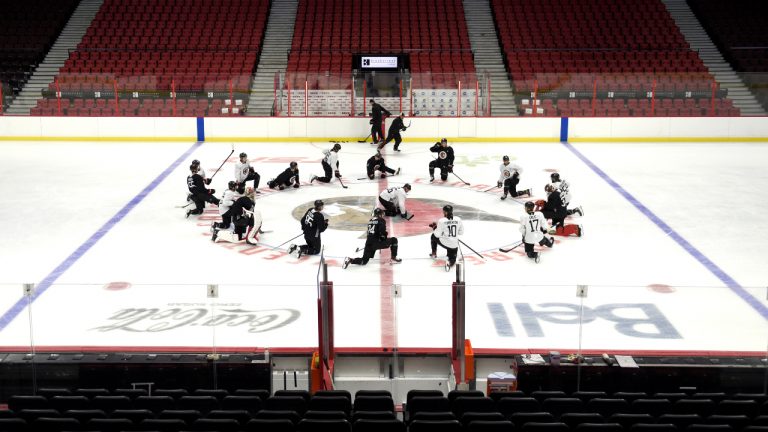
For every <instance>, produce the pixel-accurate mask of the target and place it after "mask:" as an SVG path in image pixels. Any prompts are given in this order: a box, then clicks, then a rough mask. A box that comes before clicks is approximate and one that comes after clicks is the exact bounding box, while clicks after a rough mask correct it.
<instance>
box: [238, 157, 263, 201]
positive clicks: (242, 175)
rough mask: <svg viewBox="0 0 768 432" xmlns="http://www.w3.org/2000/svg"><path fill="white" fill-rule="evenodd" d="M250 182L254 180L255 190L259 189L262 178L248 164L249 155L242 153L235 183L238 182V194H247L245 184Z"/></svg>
mask: <svg viewBox="0 0 768 432" xmlns="http://www.w3.org/2000/svg"><path fill="white" fill-rule="evenodd" d="M248 180H253V190H254V191H255V190H256V189H258V188H259V180H261V176H260V175H259V173H257V172H256V171H254V169H253V167H252V166H251V163H250V162H248V155H247V154H245V153H240V161H239V162H237V163H236V164H235V181H236V182H237V192H239V193H240V194H242V193H243V192H245V183H246V182H247V181H248Z"/></svg>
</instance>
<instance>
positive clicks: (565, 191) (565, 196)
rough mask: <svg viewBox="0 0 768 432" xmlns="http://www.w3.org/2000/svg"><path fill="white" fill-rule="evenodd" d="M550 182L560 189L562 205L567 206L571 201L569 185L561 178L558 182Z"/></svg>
mask: <svg viewBox="0 0 768 432" xmlns="http://www.w3.org/2000/svg"><path fill="white" fill-rule="evenodd" d="M552 184H553V185H554V186H555V188H556V189H557V190H559V191H560V199H561V200H562V201H563V207H568V204H570V202H571V191H570V187H571V185H570V184H568V182H567V181H565V180H563V179H561V180H560V181H559V182H553V183H552Z"/></svg>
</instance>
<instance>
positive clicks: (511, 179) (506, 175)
mask: <svg viewBox="0 0 768 432" xmlns="http://www.w3.org/2000/svg"><path fill="white" fill-rule="evenodd" d="M499 171H501V175H499V180H498V181H497V182H496V187H502V185H503V186H504V195H502V196H501V199H503V200H504V199H507V194H509V195H512V198H515V197H519V196H520V195H528V196H532V195H531V190H530V189H525V190H522V191H520V192H518V191H517V184H518V183H520V173H522V172H523V169H522V168H521V167H520V165H517V164H513V163H511V162H510V161H509V156H504V157H503V158H502V161H501V166H499Z"/></svg>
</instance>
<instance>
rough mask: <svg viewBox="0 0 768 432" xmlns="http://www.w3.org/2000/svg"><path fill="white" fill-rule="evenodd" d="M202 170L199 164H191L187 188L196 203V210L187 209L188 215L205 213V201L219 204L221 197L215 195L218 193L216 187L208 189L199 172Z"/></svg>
mask: <svg viewBox="0 0 768 432" xmlns="http://www.w3.org/2000/svg"><path fill="white" fill-rule="evenodd" d="M199 170H200V166H199V165H194V164H192V165H190V166H189V171H190V174H189V175H188V176H187V188H188V189H189V195H190V199H191V200H192V202H194V203H195V209H194V210H187V216H186V217H189V215H199V214H203V209H204V208H205V203H206V202H209V203H211V204H214V205H219V199H218V198H216V197H215V196H213V194H214V193H216V190H215V189H206V187H205V179H203V176H201V175H200V174H198V171H199Z"/></svg>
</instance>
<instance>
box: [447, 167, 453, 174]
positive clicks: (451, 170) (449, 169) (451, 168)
mask: <svg viewBox="0 0 768 432" xmlns="http://www.w3.org/2000/svg"><path fill="white" fill-rule="evenodd" d="M448 172H449V173H452V172H453V165H448Z"/></svg>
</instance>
